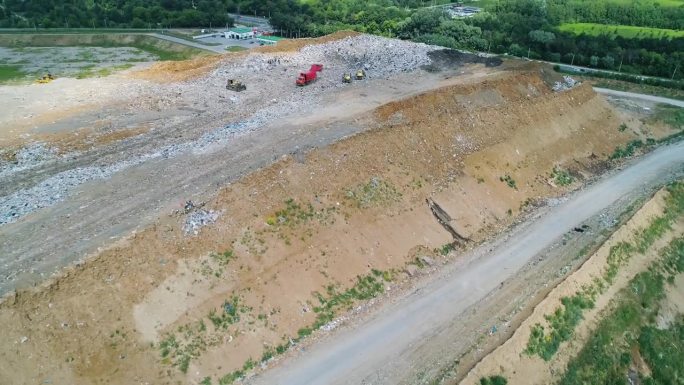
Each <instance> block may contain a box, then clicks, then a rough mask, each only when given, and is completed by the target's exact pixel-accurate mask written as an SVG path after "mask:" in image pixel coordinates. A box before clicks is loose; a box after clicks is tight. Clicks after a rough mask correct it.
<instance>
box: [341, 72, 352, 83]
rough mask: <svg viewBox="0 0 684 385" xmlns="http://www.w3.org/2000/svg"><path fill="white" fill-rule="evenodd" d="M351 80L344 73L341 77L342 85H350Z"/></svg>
mask: <svg viewBox="0 0 684 385" xmlns="http://www.w3.org/2000/svg"><path fill="white" fill-rule="evenodd" d="M351 81H352V78H351V74H350V73H345V74H344V75H342V83H351Z"/></svg>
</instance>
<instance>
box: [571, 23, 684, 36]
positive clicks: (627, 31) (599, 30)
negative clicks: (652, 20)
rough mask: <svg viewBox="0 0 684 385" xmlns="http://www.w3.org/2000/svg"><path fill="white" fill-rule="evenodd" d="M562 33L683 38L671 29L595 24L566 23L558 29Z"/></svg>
mask: <svg viewBox="0 0 684 385" xmlns="http://www.w3.org/2000/svg"><path fill="white" fill-rule="evenodd" d="M558 29H560V30H561V31H563V32H571V33H574V34H576V35H580V34H587V35H592V36H599V35H609V36H613V37H617V36H622V37H624V38H629V39H645V38H655V39H659V38H668V39H671V38H677V37H684V31H676V30H673V29H660V28H649V27H635V26H631V25H604V24H595V23H566V24H562V25H561V26H560V27H558Z"/></svg>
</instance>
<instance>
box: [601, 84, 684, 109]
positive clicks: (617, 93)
mask: <svg viewBox="0 0 684 385" xmlns="http://www.w3.org/2000/svg"><path fill="white" fill-rule="evenodd" d="M594 91H596V92H598V93H600V94H603V95H610V96H617V97H621V98H630V99H639V100H646V101H649V102H654V103H662V104H669V105H671V106H676V107H683V108H684V101H682V100H676V99H669V98H663V97H660V96H653V95H644V94H637V93H634V92H624V91H615V90H609V89H607V88H599V87H594Z"/></svg>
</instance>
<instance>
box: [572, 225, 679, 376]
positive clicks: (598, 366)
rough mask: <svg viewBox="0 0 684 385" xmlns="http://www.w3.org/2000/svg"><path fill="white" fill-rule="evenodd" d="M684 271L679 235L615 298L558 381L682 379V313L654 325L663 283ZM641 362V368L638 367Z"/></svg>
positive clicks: (664, 285) (671, 280)
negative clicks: (665, 323)
mask: <svg viewBox="0 0 684 385" xmlns="http://www.w3.org/2000/svg"><path fill="white" fill-rule="evenodd" d="M683 272H684V239H682V238H678V239H675V240H673V241H672V242H671V243H670V245H669V246H668V247H667V248H666V249H665V250H664V251H663V252H662V253H661V258H660V260H659V261H657V262H655V263H653V264H652V265H651V267H650V268H649V269H648V270H647V271H645V272H642V273H640V274H638V275H637V276H636V277H635V278H634V279H632V280H631V281H630V283H629V285H628V287H626V288H624V289H623V290H621V291H620V292H619V293H618V295H617V296H616V299H615V300H614V308H613V310H612V311H611V312H610V313H609V314H607V315H606V316H605V318H604V319H603V320H602V321H601V322H600V323H599V325H598V328H597V329H596V331H594V333H593V334H592V335H591V337H590V338H589V340H588V341H587V343H586V345H585V346H584V348H583V349H582V350H581V351H580V353H579V355H578V356H577V357H575V358H574V359H573V360H572V361H571V362H570V363H569V365H568V369H567V370H566V372H565V373H564V375H563V377H562V379H561V381H560V384H562V385H566V384H567V385H570V384H582V383H587V384H588V383H592V384H622V383H626V379H627V377H628V376H629V377H630V378H634V377H638V378H641V383H642V384H678V383H681V382H682V379H684V315H682V314H680V315H678V316H677V317H676V318H675V319H674V320H673V322H672V324H671V325H670V326H669V327H667V328H659V327H656V326H655V325H654V321H655V318H656V315H657V314H658V311H659V308H660V306H659V305H660V303H661V302H662V300H663V298H664V297H665V287H666V285H667V284H668V283H671V282H673V280H674V277H675V276H676V275H677V274H681V273H683ZM641 360H643V362H644V363H645V365H646V367H647V368H648V371H650V374H648V373H646V371H645V370H643V371H638V372H636V373H630V372H631V370H633V369H631V368H634V367H636V368H639V366H641V365H640V362H639V361H641Z"/></svg>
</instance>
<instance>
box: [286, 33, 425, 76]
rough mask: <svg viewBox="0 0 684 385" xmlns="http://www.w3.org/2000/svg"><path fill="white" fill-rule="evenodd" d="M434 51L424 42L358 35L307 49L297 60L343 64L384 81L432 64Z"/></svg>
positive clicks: (298, 55) (301, 52)
mask: <svg viewBox="0 0 684 385" xmlns="http://www.w3.org/2000/svg"><path fill="white" fill-rule="evenodd" d="M435 49H437V47H433V46H429V45H426V44H421V43H412V42H407V41H402V40H394V39H388V38H384V37H379V36H372V35H359V36H353V37H348V38H345V39H341V40H336V41H332V42H329V43H325V44H317V45H310V46H307V47H304V48H303V49H302V50H301V51H300V52H299V53H298V54H297V56H296V57H295V58H294V59H295V60H296V62H299V63H301V64H306V63H314V62H327V63H329V62H331V61H340V62H341V63H340V64H344V65H347V66H351V67H358V68H363V69H364V70H366V71H368V72H369V76H373V77H376V78H384V77H387V76H390V75H393V74H396V73H400V72H408V71H413V70H416V69H418V68H420V67H421V66H423V65H428V64H430V58H429V57H428V52H431V51H434V50H435Z"/></svg>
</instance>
